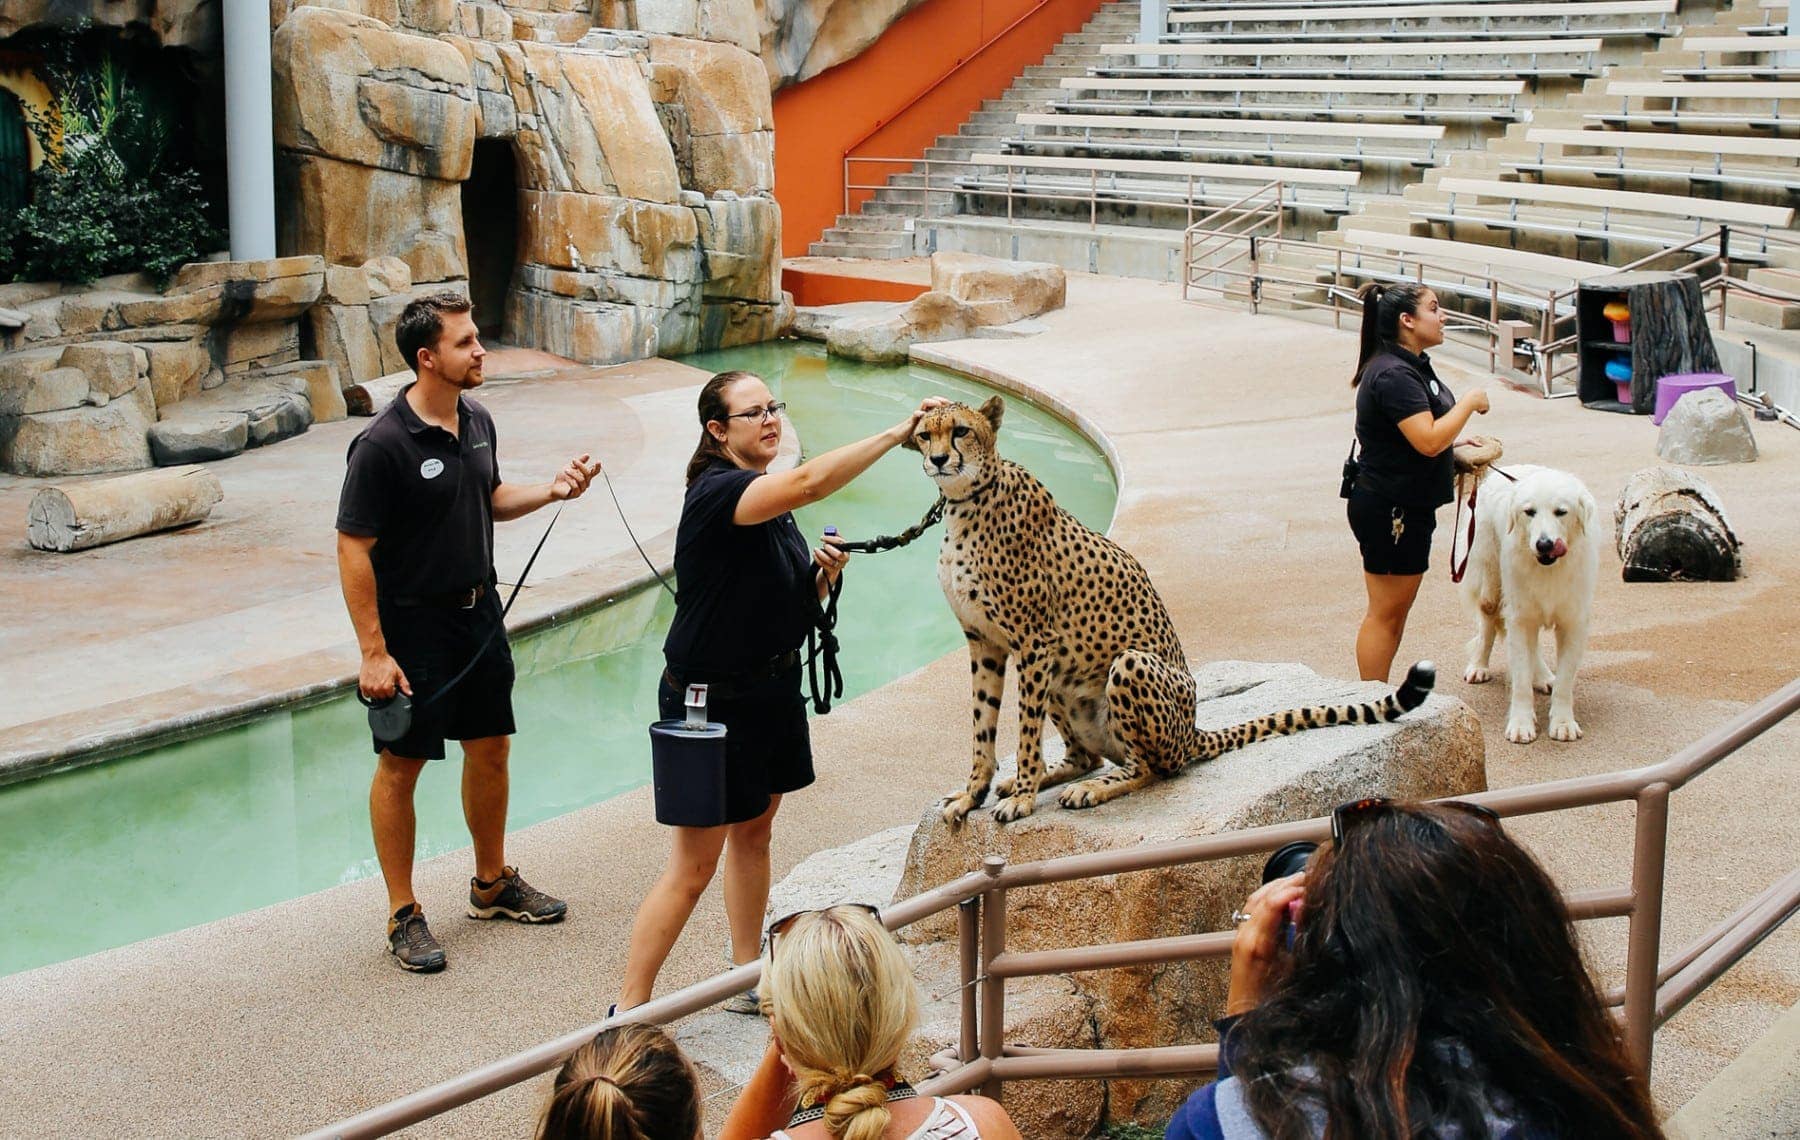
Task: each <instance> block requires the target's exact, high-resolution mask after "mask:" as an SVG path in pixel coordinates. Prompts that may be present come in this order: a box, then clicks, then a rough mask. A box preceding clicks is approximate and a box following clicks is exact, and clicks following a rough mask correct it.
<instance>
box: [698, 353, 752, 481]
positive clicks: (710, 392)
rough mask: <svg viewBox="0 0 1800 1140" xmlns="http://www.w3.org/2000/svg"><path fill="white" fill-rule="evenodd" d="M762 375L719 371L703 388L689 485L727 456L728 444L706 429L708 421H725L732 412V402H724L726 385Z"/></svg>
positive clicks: (727, 386) (729, 385)
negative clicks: (716, 460) (698, 434)
mask: <svg viewBox="0 0 1800 1140" xmlns="http://www.w3.org/2000/svg"><path fill="white" fill-rule="evenodd" d="M760 379H762V377H760V376H758V375H757V374H756V373H754V372H741V371H734V372H720V373H718V374H717V375H715V376H714V377H713V378H712V379H711V380H708V381H707V382H706V386H705V387H703V388H701V389H700V442H699V443H698V444H697V445H695V447H694V454H693V457H692V458H690V459H689V460H688V465H687V485H688V486H690V487H691V486H693V484H694V480H695V479H698V478H699V477H700V472H702V471H704V470H706V469H707V468H708V467H710V466H711V465H712V462H713V460H715V459H724V458H725V445H724V444H722V443H720V442H719V441H718V440H716V439H714V438H713V434H712V432H710V431H707V430H706V425H707V424H708V423H711V422H713V421H715V420H716V421H718V422H719V423H724V422H725V417H726V416H727V415H729V414H730V413H731V405H729V404H727V403H726V402H725V389H727V388H729V387H731V386H732V385H733V384H736V383H737V382H738V381H739V380H760Z"/></svg>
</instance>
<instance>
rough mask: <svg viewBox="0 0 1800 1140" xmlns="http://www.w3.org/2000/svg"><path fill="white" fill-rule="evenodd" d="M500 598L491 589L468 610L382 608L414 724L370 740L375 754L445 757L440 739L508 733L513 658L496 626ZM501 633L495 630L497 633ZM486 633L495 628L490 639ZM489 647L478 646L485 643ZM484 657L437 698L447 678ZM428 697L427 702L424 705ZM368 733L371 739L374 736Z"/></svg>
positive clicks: (390, 648) (384, 629)
mask: <svg viewBox="0 0 1800 1140" xmlns="http://www.w3.org/2000/svg"><path fill="white" fill-rule="evenodd" d="M502 624H503V623H502V621H501V618H500V599H499V598H498V597H496V596H495V594H494V591H493V590H492V589H489V590H487V591H486V592H485V593H483V594H482V596H481V600H480V601H478V602H476V603H475V605H474V606H473V607H472V608H470V609H466V610H464V609H458V608H456V607H454V606H389V605H383V606H382V607H381V632H382V635H383V636H384V637H386V638H387V646H388V652H389V653H391V654H393V655H394V660H396V661H398V662H399V663H400V668H401V670H402V671H404V672H405V673H406V679H407V680H408V681H409V682H411V683H412V700H413V719H412V727H411V728H409V729H407V731H406V735H405V736H402V737H401V738H400V739H399V740H396V741H393V742H391V743H388V744H385V745H384V744H383V743H382V742H381V741H379V740H375V741H373V743H374V745H375V751H376V752H382V751H388V752H392V753H393V754H394V755H395V756H400V757H404V758H405V759H408V760H442V759H443V758H444V741H445V740H480V739H482V738H484V737H489V736H511V735H512V734H513V707H512V689H513V659H512V648H511V647H510V646H508V645H507V644H506V631H505V630H504V629H500V626H501V625H502ZM496 631H498V632H496ZM489 634H493V637H492V639H491V640H490V638H489ZM483 642H486V643H487V648H485V649H483V648H482V643H483ZM477 650H479V651H480V653H481V659H480V660H479V661H476V662H475V665H474V667H473V668H471V669H470V670H469V672H468V674H467V675H466V676H464V677H463V678H462V679H461V680H460V681H457V682H456V685H455V687H454V688H452V689H451V690H450V691H449V692H448V693H445V694H444V695H442V696H435V694H436V693H437V692H438V690H439V689H441V688H443V686H444V682H446V681H448V680H450V679H451V678H452V677H454V676H456V675H457V674H458V673H460V672H462V669H463V666H465V665H468V664H469V662H470V660H471V659H473V658H474V656H475V653H476V651H477ZM427 701H430V703H429V704H427V703H425V702H427ZM371 739H373V738H371Z"/></svg>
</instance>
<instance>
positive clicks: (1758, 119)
mask: <svg viewBox="0 0 1800 1140" xmlns="http://www.w3.org/2000/svg"><path fill="white" fill-rule="evenodd" d="M1775 111H1776V113H1775V114H1773V115H1747V114H1730V113H1712V112H1706V111H1630V110H1626V111H1590V112H1586V113H1584V114H1583V115H1582V116H1581V117H1582V118H1584V119H1587V120H1589V121H1590V122H1595V123H1617V124H1622V125H1624V126H1631V125H1633V124H1639V123H1641V124H1643V125H1645V126H1659V127H1677V128H1680V127H1693V128H1696V129H1697V130H1707V129H1712V128H1718V127H1723V128H1725V129H1726V130H1736V129H1743V128H1749V129H1754V130H1775V129H1778V128H1780V127H1791V126H1793V125H1794V124H1795V123H1797V122H1800V116H1796V115H1783V114H1781V113H1780V111H1781V108H1780V107H1776V108H1775Z"/></svg>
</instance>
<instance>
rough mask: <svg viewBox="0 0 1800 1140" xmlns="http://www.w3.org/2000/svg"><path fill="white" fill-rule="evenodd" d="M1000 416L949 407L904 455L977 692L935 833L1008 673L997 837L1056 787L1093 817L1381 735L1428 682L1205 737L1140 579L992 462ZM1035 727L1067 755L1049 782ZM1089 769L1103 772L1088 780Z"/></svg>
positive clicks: (972, 794) (974, 782)
mask: <svg viewBox="0 0 1800 1140" xmlns="http://www.w3.org/2000/svg"><path fill="white" fill-rule="evenodd" d="M1004 410H1005V404H1004V402H1003V401H1002V400H1001V399H1000V397H998V396H995V397H993V398H992V399H990V400H988V401H987V402H986V403H985V404H983V405H982V406H981V407H980V408H979V409H975V408H970V407H967V406H965V405H962V404H951V405H947V406H945V407H942V408H939V409H936V410H934V411H932V412H928V413H926V415H924V416H923V417H922V418H921V419H920V420H919V423H918V426H917V427H916V428H915V431H914V434H913V436H912V437H911V438H910V439H909V440H908V441H907V442H906V447H908V448H909V449H911V450H914V451H917V452H919V453H920V460H921V463H922V465H923V467H924V470H925V474H926V475H927V476H929V477H930V478H931V480H932V481H933V482H934V483H936V484H937V487H938V491H939V493H940V494H941V495H942V496H943V497H944V500H945V508H944V523H945V530H944V538H943V543H942V546H941V547H940V549H939V553H938V582H939V584H940V585H941V586H942V587H943V590H944V596H945V598H946V599H948V601H949V602H950V608H951V609H952V610H953V611H955V613H956V616H957V619H958V620H959V621H960V622H961V623H962V628H963V636H964V637H966V638H967V639H968V643H969V670H970V673H971V674H972V677H973V686H974V743H975V750H974V762H973V766H972V768H971V771H970V773H969V782H968V786H967V787H966V788H964V789H963V790H962V791H959V792H953V793H952V794H951V795H950V796H948V797H947V798H946V799H945V800H944V802H943V818H944V820H945V821H946V822H947V823H950V824H958V823H960V822H961V821H962V820H963V819H964V818H965V817H966V816H967V815H968V814H969V812H970V811H972V810H973V809H974V808H976V807H979V806H980V805H981V804H982V802H983V801H984V800H986V799H987V794H988V790H989V786H990V785H991V784H992V783H993V779H994V736H995V727H996V725H997V723H998V721H999V717H1000V697H1001V694H1002V692H1003V691H1004V690H1005V686H1006V670H1007V664H1008V662H1009V661H1010V662H1012V663H1014V666H1015V668H1016V670H1017V674H1018V684H1019V766H1018V775H1017V777H1016V778H1015V779H1014V780H1010V781H1004V782H1002V783H1001V784H1000V785H999V787H997V788H995V789H994V790H995V791H996V793H997V794H998V795H999V797H1000V802H999V803H997V804H996V805H995V807H994V818H995V819H996V820H997V821H999V822H1001V823H1007V822H1010V821H1012V820H1016V819H1020V818H1022V817H1024V816H1028V815H1030V814H1031V812H1032V809H1033V807H1034V806H1035V804H1036V800H1037V793H1038V791H1039V789H1040V788H1045V787H1051V786H1054V785H1057V784H1066V785H1067V786H1065V787H1064V788H1063V789H1062V791H1061V792H1060V793H1059V794H1058V795H1057V801H1058V802H1059V803H1060V804H1061V805H1062V806H1063V807H1065V808H1090V807H1094V806H1096V805H1098V804H1103V803H1105V802H1106V801H1108V800H1111V799H1115V798H1117V797H1119V796H1122V795H1124V794H1126V793H1127V792H1131V791H1133V790H1135V789H1137V788H1141V787H1143V786H1144V785H1145V784H1147V783H1149V782H1150V781H1152V780H1155V779H1158V778H1166V777H1170V776H1173V775H1175V774H1176V773H1178V772H1180V771H1181V770H1182V769H1183V768H1185V767H1187V765H1189V764H1190V763H1195V762H1198V761H1203V760H1211V759H1212V758H1214V757H1216V756H1218V755H1219V754H1220V753H1222V752H1225V751H1228V750H1230V749H1233V748H1242V747H1244V746H1245V745H1247V744H1251V743H1253V742H1255V741H1258V740H1261V739H1263V738H1265V737H1269V736H1279V735H1285V734H1287V733H1292V732H1298V731H1301V730H1302V729H1307V728H1317V727H1322V726H1324V725H1335V724H1373V723H1376V722H1378V721H1390V720H1394V719H1396V718H1397V717H1399V716H1400V715H1401V714H1402V713H1405V712H1406V711H1408V710H1410V709H1414V708H1417V707H1418V706H1419V705H1420V704H1421V703H1423V702H1424V700H1425V698H1426V696H1427V695H1428V694H1429V693H1430V691H1431V688H1432V686H1433V684H1434V683H1435V680H1436V674H1435V670H1434V669H1433V667H1432V666H1431V664H1430V663H1429V662H1420V663H1419V664H1417V665H1414V666H1413V668H1412V670H1411V671H1410V672H1409V673H1408V674H1407V678H1406V681H1405V682H1404V683H1403V684H1402V685H1401V686H1400V688H1399V689H1398V690H1397V691H1395V692H1394V693H1393V694H1391V695H1389V696H1387V697H1385V698H1384V699H1382V700H1380V701H1377V702H1373V703H1366V704H1343V705H1319V706H1314V707H1310V708H1301V709H1290V710H1288V711H1285V712H1277V713H1271V714H1269V715H1266V716H1261V717H1257V718H1255V719H1254V720H1249V721H1245V722H1244V723H1242V724H1237V725H1233V726H1231V727H1230V728H1226V729H1224V730H1221V731H1217V732H1209V731H1202V730H1200V729H1199V728H1197V727H1196V726H1195V724H1194V711H1195V704H1196V687H1195V684H1194V678H1193V674H1192V673H1190V672H1189V670H1188V666H1187V658H1186V657H1185V656H1184V655H1183V653H1182V651H1181V641H1180V639H1179V638H1177V637H1176V635H1175V626H1174V623H1173V622H1171V621H1170V620H1169V613H1168V610H1167V609H1166V608H1164V606H1163V603H1162V599H1161V598H1160V597H1159V596H1158V595H1157V592H1156V589H1155V587H1154V586H1152V585H1151V583H1150V576H1149V575H1148V574H1146V573H1145V572H1144V568H1143V567H1142V566H1140V565H1139V564H1138V561H1137V559H1135V558H1133V557H1132V556H1131V555H1130V554H1129V553H1127V552H1126V551H1125V550H1124V549H1122V548H1121V547H1119V546H1118V545H1117V544H1115V543H1113V542H1112V541H1111V540H1109V539H1107V538H1106V537H1105V536H1104V535H1100V534H1096V533H1095V532H1094V531H1091V530H1089V529H1088V528H1087V527H1085V526H1083V525H1082V524H1081V523H1080V522H1079V521H1077V520H1076V519H1075V517H1074V516H1073V515H1071V514H1069V513H1068V512H1067V511H1065V510H1063V509H1062V508H1061V507H1058V506H1057V505H1056V500H1055V499H1053V498H1052V497H1051V495H1050V492H1049V491H1048V490H1046V489H1045V487H1044V485H1043V484H1042V483H1040V482H1038V481H1037V479H1036V478H1034V477H1033V476H1032V474H1031V473H1030V472H1029V471H1026V470H1025V469H1024V468H1023V467H1021V466H1019V465H1018V464H1016V463H1013V462H1012V461H1010V460H1007V459H1002V458H1001V457H1000V456H999V454H998V453H997V452H996V451H995V447H994V440H995V434H996V432H997V431H998V429H999V427H1000V419H1001V415H1002V413H1003V411H1004ZM1046 714H1048V715H1049V717H1050V720H1051V723H1052V724H1054V725H1055V727H1056V731H1057V732H1058V733H1059V734H1060V735H1061V737H1062V739H1063V743H1064V746H1065V748H1064V751H1065V757H1064V759H1063V760H1062V761H1061V762H1060V763H1058V764H1057V765H1056V766H1055V767H1053V768H1051V769H1050V770H1049V771H1045V769H1044V758H1043V728H1044V717H1045V715H1046ZM1102 760H1110V761H1112V762H1113V765H1114V767H1112V768H1110V769H1108V770H1106V771H1105V772H1104V773H1102V774H1098V775H1090V773H1094V772H1095V770H1096V769H1098V768H1099V767H1100V764H1101V761H1102ZM1077 777H1087V778H1085V779H1079V780H1078V779H1077ZM1070 781H1075V782H1073V783H1071V782H1070Z"/></svg>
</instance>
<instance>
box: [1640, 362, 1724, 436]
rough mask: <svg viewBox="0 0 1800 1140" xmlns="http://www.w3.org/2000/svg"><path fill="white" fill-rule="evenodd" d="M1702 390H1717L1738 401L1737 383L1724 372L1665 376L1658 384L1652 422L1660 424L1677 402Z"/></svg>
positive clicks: (1680, 373) (1684, 373)
mask: <svg viewBox="0 0 1800 1140" xmlns="http://www.w3.org/2000/svg"><path fill="white" fill-rule="evenodd" d="M1702 388H1717V389H1719V390H1720V391H1721V392H1724V393H1725V394H1726V395H1727V396H1730V397H1731V398H1732V400H1733V401H1736V400H1737V381H1735V380H1733V379H1732V378H1731V377H1729V376H1727V375H1725V373H1723V372H1677V373H1675V374H1674V375H1673V376H1664V377H1663V378H1662V379H1660V380H1658V381H1657V382H1656V412H1655V414H1653V415H1652V416H1651V417H1650V422H1651V423H1653V424H1660V423H1662V422H1663V417H1664V416H1666V415H1668V414H1669V409H1670V408H1673V407H1674V406H1675V401H1677V400H1679V399H1681V398H1682V397H1683V396H1685V395H1687V394H1688V393H1689V392H1698V391H1700V390H1701V389H1702Z"/></svg>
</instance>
